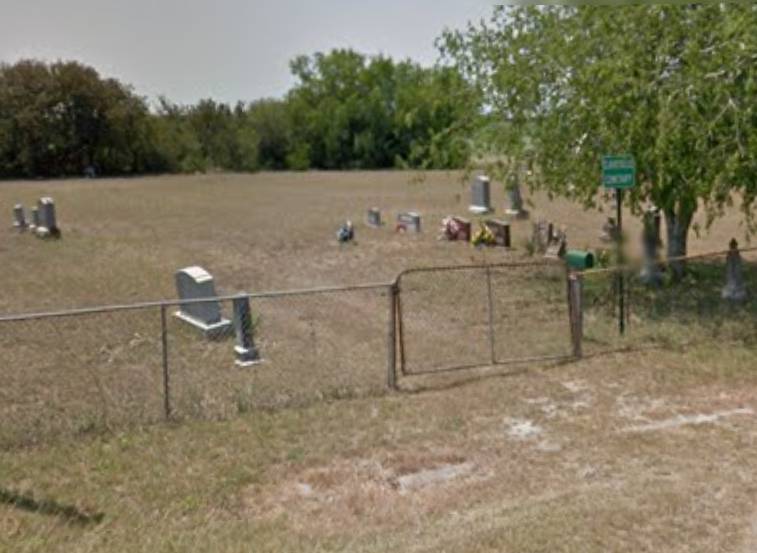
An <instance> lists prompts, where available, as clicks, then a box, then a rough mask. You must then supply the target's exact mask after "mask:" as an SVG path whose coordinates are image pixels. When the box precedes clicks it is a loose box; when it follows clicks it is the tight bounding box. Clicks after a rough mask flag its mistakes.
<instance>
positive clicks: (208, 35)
mask: <svg viewBox="0 0 757 553" xmlns="http://www.w3.org/2000/svg"><path fill="white" fill-rule="evenodd" d="M0 2H1V3H2V4H5V5H4V6H3V7H2V11H1V13H2V15H1V16H0V61H2V62H6V63H13V62H15V61H17V60H18V59H21V58H38V59H44V60H58V59H66V60H68V59H73V60H78V61H81V62H83V63H86V64H87V65H91V66H93V67H95V68H96V69H97V70H98V71H99V72H100V73H101V74H102V75H103V76H106V77H116V78H118V79H120V80H122V81H124V82H126V83H129V84H131V85H133V86H134V89H135V91H136V92H137V93H138V94H140V95H143V96H147V97H148V98H150V99H151V100H154V99H156V98H157V97H158V96H159V95H165V96H167V97H168V98H169V99H171V100H173V101H175V102H179V103H193V102H196V101H197V100H198V99H200V98H213V99H215V100H218V101H223V102H236V101H237V100H243V101H250V100H254V99H257V98H262V97H278V96H281V95H283V94H284V93H285V92H286V90H287V89H288V88H289V87H290V86H291V85H292V84H293V80H292V78H291V75H290V72H289V60H291V59H292V58H293V57H295V56H297V55H300V54H312V53H315V52H318V51H327V50H330V49H332V48H336V47H340V48H343V47H350V48H353V49H355V50H358V51H360V52H363V53H367V54H379V53H381V54H385V55H390V56H392V57H394V58H402V59H404V58H412V59H413V60H416V61H418V62H421V63H423V64H424V65H430V64H433V63H434V61H435V60H436V59H437V51H436V49H435V47H434V40H435V38H437V37H438V36H439V35H440V34H441V32H442V30H443V29H444V28H445V27H449V28H463V27H464V26H465V25H466V23H467V22H468V21H469V20H478V19H480V18H482V17H486V16H487V15H488V14H489V13H490V12H491V11H492V3H491V2H486V1H483V0H415V1H409V0H404V1H403V0H381V1H375V0H374V1H366V0H362V1H361V0H351V1H350V0H266V1H262V0H246V1H245V0H215V1H212V0H0Z"/></svg>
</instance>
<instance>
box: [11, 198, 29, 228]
mask: <svg viewBox="0 0 757 553" xmlns="http://www.w3.org/2000/svg"><path fill="white" fill-rule="evenodd" d="M13 226H14V228H16V229H17V230H19V231H24V230H26V227H27V226H28V224H27V222H26V214H25V213H24V206H23V205H21V204H16V205H15V206H14V207H13Z"/></svg>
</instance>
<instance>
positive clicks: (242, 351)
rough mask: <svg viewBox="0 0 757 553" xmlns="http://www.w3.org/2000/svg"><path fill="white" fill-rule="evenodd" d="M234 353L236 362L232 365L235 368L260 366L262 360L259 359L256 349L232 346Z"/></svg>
mask: <svg viewBox="0 0 757 553" xmlns="http://www.w3.org/2000/svg"><path fill="white" fill-rule="evenodd" d="M234 353H235V354H236V356H237V360H236V361H234V364H235V365H236V366H237V367H254V366H255V365H260V364H261V363H262V362H263V360H262V359H261V358H260V353H258V350H257V348H243V347H240V346H234Z"/></svg>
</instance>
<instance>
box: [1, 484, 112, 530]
mask: <svg viewBox="0 0 757 553" xmlns="http://www.w3.org/2000/svg"><path fill="white" fill-rule="evenodd" d="M0 504H5V505H10V506H11V507H15V508H16V509H20V510H22V511H27V512H29V513H35V514H40V515H47V516H57V517H60V518H62V519H64V520H65V521H66V522H69V523H72V524H77V525H81V526H89V525H94V524H99V523H100V522H102V521H103V519H104V518H105V514H104V513H86V512H84V511H82V510H80V509H79V508H77V507H75V506H73V505H64V504H61V503H58V502H57V501H55V500H52V499H41V500H40V499H35V498H34V497H31V496H30V495H26V494H22V493H18V492H14V491H13V490H9V489H6V488H2V487H0Z"/></svg>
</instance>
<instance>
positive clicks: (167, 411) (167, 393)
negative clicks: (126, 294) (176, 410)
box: [160, 305, 171, 420]
mask: <svg viewBox="0 0 757 553" xmlns="http://www.w3.org/2000/svg"><path fill="white" fill-rule="evenodd" d="M160 334H161V343H162V346H163V410H164V415H165V417H166V420H169V419H170V418H171V388H170V382H169V374H168V324H167V322H166V306H165V305H161V306H160Z"/></svg>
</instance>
